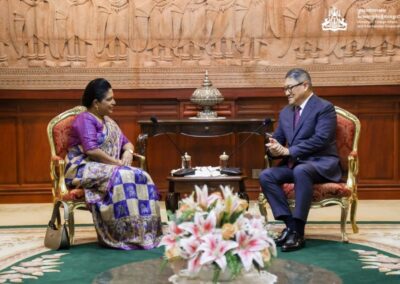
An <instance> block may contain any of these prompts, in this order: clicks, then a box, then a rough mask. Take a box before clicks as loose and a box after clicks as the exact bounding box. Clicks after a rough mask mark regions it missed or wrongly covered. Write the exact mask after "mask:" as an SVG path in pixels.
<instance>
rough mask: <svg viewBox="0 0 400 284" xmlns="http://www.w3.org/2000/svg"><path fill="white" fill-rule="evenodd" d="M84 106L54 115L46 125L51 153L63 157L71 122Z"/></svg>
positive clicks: (66, 147)
mask: <svg viewBox="0 0 400 284" xmlns="http://www.w3.org/2000/svg"><path fill="white" fill-rule="evenodd" d="M85 110H86V108H85V107H84V106H77V107H74V108H72V109H69V110H67V111H65V112H63V113H61V114H59V115H57V116H56V117H54V118H53V119H52V120H51V121H50V122H49V124H48V126H47V134H48V137H49V142H50V148H51V155H52V156H59V157H61V158H63V159H64V158H65V155H66V154H67V150H68V142H69V135H70V132H71V129H72V123H73V121H74V119H75V117H76V115H78V114H79V113H81V112H83V111H85Z"/></svg>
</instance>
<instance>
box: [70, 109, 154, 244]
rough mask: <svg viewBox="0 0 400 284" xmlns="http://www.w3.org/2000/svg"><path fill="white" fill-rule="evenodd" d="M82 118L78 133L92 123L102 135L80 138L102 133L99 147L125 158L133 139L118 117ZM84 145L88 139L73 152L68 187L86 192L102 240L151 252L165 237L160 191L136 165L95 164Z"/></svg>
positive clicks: (76, 129)
mask: <svg viewBox="0 0 400 284" xmlns="http://www.w3.org/2000/svg"><path fill="white" fill-rule="evenodd" d="M79 116H82V117H79ZM77 120H79V123H77V124H76V125H74V127H73V131H75V132H84V131H85V130H87V129H88V128H87V127H80V125H82V123H88V124H89V125H91V126H93V125H95V126H96V127H92V129H96V128H97V130H98V132H94V133H93V132H90V131H87V132H86V133H84V135H82V133H79V134H78V135H76V137H81V139H82V137H84V138H85V137H86V136H88V133H89V135H96V137H95V140H96V141H97V147H98V148H100V149H101V150H103V151H104V152H105V153H107V154H108V155H110V156H112V157H114V158H116V159H119V158H120V155H121V153H122V147H123V146H124V144H125V143H127V142H128V140H127V139H126V138H125V136H124V135H123V134H122V132H121V130H120V128H119V127H118V125H117V124H116V123H115V122H114V121H113V120H112V119H110V118H109V117H105V119H104V122H103V124H101V123H100V122H98V121H97V122H96V121H95V119H94V118H93V117H92V116H91V115H90V114H89V113H82V114H80V115H78V117H77ZM74 124H75V123H74ZM99 125H100V126H101V127H100V126H99ZM89 130H90V127H89ZM82 140H84V139H82ZM81 142H82V141H81ZM82 145H85V142H84V141H83V143H80V144H76V145H73V146H71V147H70V148H69V151H68V154H67V156H66V170H65V177H66V183H67V185H68V186H69V187H71V188H76V187H81V188H83V189H84V191H85V198H86V203H87V204H88V205H89V207H90V209H91V211H92V215H93V221H94V224H95V227H96V232H97V235H98V239H99V242H100V243H101V244H103V245H106V246H109V247H113V248H119V249H141V248H144V249H151V248H153V247H155V246H157V245H158V243H159V241H160V237H161V234H162V232H161V218H160V209H159V207H158V203H157V200H158V192H157V189H156V187H155V185H154V183H153V181H152V179H151V177H150V175H149V174H148V173H146V172H145V171H142V170H141V169H138V168H134V167H128V166H114V165H109V164H103V163H99V162H94V161H91V160H90V159H89V158H88V156H87V155H86V154H84V148H85V147H86V146H82ZM86 148H87V147H86ZM86 150H87V149H86Z"/></svg>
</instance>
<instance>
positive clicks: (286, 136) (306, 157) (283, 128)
mask: <svg viewBox="0 0 400 284" xmlns="http://www.w3.org/2000/svg"><path fill="white" fill-rule="evenodd" d="M293 119H294V107H293V106H290V105H288V106H286V107H285V108H284V109H283V110H282V111H281V112H280V114H279V124H278V128H277V129H276V131H275V133H274V135H273V137H274V138H275V139H276V140H277V141H278V142H279V143H281V144H282V145H287V147H288V148H289V153H290V159H292V161H294V162H295V163H311V164H312V165H313V166H314V167H315V169H316V170H317V172H318V173H319V174H320V175H321V176H323V177H324V178H326V179H328V180H331V181H335V182H338V181H340V179H341V175H342V173H341V169H340V163H339V156H338V154H337V149H336V124H337V121H336V112H335V108H334V106H333V105H332V104H331V103H330V102H328V101H326V100H324V99H322V98H320V97H318V96H316V95H315V94H314V95H312V96H311V98H310V99H309V100H308V102H307V104H306V105H305V108H304V109H303V111H302V113H301V116H300V120H299V122H298V124H297V126H296V128H295V129H294V128H293ZM287 162H288V159H284V160H283V163H287Z"/></svg>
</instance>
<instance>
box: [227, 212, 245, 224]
mask: <svg viewBox="0 0 400 284" xmlns="http://www.w3.org/2000/svg"><path fill="white" fill-rule="evenodd" d="M242 214H243V211H239V212H233V213H232V215H231V218H230V220H229V222H230V223H232V224H233V223H235V222H236V220H237V219H238V218H239V217H240V215H242Z"/></svg>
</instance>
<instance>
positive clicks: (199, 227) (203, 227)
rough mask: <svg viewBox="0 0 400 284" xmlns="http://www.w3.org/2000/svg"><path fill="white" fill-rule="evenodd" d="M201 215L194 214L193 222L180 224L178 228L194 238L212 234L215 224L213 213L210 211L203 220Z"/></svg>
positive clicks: (198, 213)
mask: <svg viewBox="0 0 400 284" xmlns="http://www.w3.org/2000/svg"><path fill="white" fill-rule="evenodd" d="M203 215H204V214H202V213H200V212H196V214H195V215H194V222H185V223H182V224H181V225H180V228H182V229H183V230H185V231H187V232H189V233H191V234H192V235H193V236H194V237H196V238H200V237H202V236H204V235H207V234H210V233H212V232H213V231H214V229H215V226H216V222H217V220H216V216H215V213H214V212H213V211H211V212H210V213H209V214H208V216H207V217H206V218H205V219H204V217H203Z"/></svg>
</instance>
